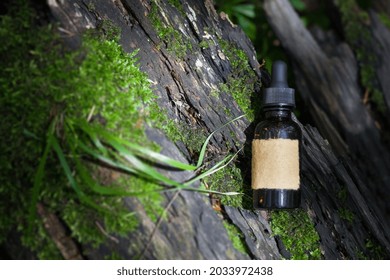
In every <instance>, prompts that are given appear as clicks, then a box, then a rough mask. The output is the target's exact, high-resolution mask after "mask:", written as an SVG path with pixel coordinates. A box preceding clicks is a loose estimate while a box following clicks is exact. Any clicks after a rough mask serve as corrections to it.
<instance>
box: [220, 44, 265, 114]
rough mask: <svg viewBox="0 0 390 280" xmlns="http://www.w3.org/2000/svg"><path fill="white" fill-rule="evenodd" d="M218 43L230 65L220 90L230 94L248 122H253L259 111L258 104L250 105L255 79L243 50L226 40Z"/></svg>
mask: <svg viewBox="0 0 390 280" xmlns="http://www.w3.org/2000/svg"><path fill="white" fill-rule="evenodd" d="M218 43H219V45H220V47H221V48H222V51H223V53H224V55H225V56H226V57H227V58H228V60H229V62H230V65H231V74H230V75H229V77H228V78H227V81H226V82H225V83H223V84H220V85H219V87H220V90H221V91H223V92H226V93H228V94H230V95H231V96H232V97H233V98H234V100H235V101H236V103H237V105H238V106H239V107H240V108H241V110H242V111H243V112H244V113H245V114H246V117H247V118H248V120H250V121H253V120H254V118H255V115H257V114H258V113H259V111H260V107H259V105H258V102H253V103H252V99H253V97H254V94H255V82H256V81H257V77H256V75H255V73H254V71H253V70H252V69H251V67H250V65H249V62H248V57H247V55H246V54H245V52H244V51H243V50H241V49H239V48H237V47H235V46H234V44H232V43H230V42H228V41H226V40H222V39H219V40H218Z"/></svg>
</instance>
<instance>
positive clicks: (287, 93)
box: [263, 60, 295, 108]
mask: <svg viewBox="0 0 390 280" xmlns="http://www.w3.org/2000/svg"><path fill="white" fill-rule="evenodd" d="M294 92H295V90H294V89H293V88H289V87H288V84H287V65H286V63H284V62H283V61H281V60H277V61H275V62H274V63H273V64H272V80H271V86H270V87H269V88H266V89H265V90H264V94H263V107H275V106H283V107H291V108H294V107H295V96H294Z"/></svg>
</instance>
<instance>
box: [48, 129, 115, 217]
mask: <svg viewBox="0 0 390 280" xmlns="http://www.w3.org/2000/svg"><path fill="white" fill-rule="evenodd" d="M49 139H50V142H51V143H52V146H53V150H54V151H55V152H56V154H57V157H58V159H59V161H60V164H61V167H62V169H63V170H64V173H65V175H66V177H67V179H68V182H69V184H70V186H71V187H72V189H73V190H74V191H75V192H76V194H77V196H78V197H79V199H80V201H81V202H82V203H85V204H87V205H88V206H91V207H93V208H95V209H96V210H98V211H102V212H107V211H108V209H105V208H103V207H101V206H100V205H98V204H96V203H95V202H94V201H93V200H92V199H91V198H89V197H88V196H87V195H86V194H85V193H84V192H83V191H82V190H81V189H80V188H79V186H78V184H77V182H76V180H75V178H74V177H73V175H72V171H71V169H70V167H69V164H68V161H67V160H66V158H65V155H64V153H63V151H62V149H61V147H60V145H59V144H58V141H57V139H56V138H55V137H54V135H52V134H50V135H49Z"/></svg>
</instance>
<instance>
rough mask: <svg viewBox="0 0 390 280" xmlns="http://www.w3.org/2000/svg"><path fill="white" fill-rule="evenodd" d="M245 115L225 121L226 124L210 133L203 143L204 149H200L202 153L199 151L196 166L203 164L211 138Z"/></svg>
mask: <svg viewBox="0 0 390 280" xmlns="http://www.w3.org/2000/svg"><path fill="white" fill-rule="evenodd" d="M244 116H245V115H241V116H239V117H237V118H235V119H233V120H231V121H229V122H227V123H225V124H224V125H222V126H220V127H219V128H217V129H216V130H214V131H213V132H212V133H210V135H209V136H208V137H207V139H206V141H204V143H203V145H202V149H201V150H200V153H199V158H198V163H197V164H196V168H199V167H200V166H201V165H202V164H203V159H204V155H205V153H206V148H207V145H208V144H209V142H210V140H211V137H213V135H214V134H215V133H216V132H218V131H220V130H221V129H222V128H224V127H225V126H227V125H229V124H231V123H232V122H235V121H236V120H239V119H241V118H242V117H244Z"/></svg>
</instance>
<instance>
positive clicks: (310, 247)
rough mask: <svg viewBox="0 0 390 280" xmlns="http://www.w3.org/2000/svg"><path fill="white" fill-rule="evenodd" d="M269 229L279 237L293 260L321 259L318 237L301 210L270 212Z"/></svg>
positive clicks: (308, 218)
mask: <svg viewBox="0 0 390 280" xmlns="http://www.w3.org/2000/svg"><path fill="white" fill-rule="evenodd" d="M271 215H272V216H271V229H272V232H273V234H275V235H278V236H280V238H281V239H282V241H283V244H284V245H285V247H286V249H287V250H288V251H289V252H290V253H291V259H293V260H308V259H321V250H320V246H319V245H320V244H319V240H320V238H319V236H318V234H317V232H316V230H315V228H314V225H313V223H312V222H311V220H310V217H309V215H308V214H307V213H306V212H305V211H304V210H302V209H297V210H293V211H272V214H271Z"/></svg>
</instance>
